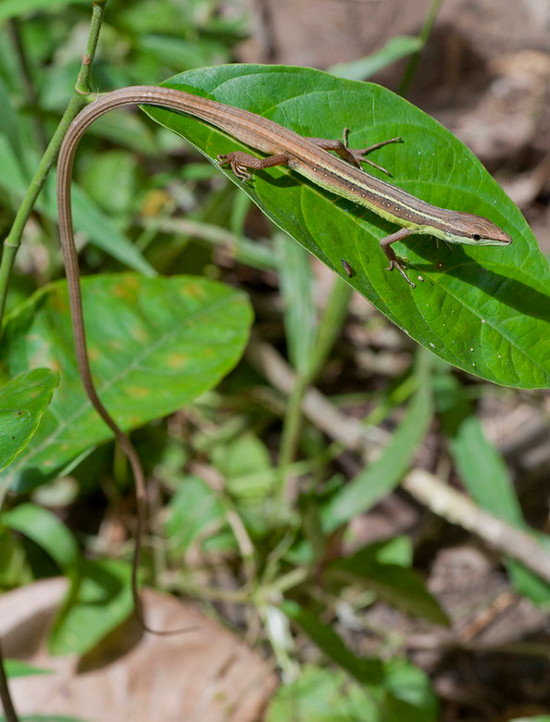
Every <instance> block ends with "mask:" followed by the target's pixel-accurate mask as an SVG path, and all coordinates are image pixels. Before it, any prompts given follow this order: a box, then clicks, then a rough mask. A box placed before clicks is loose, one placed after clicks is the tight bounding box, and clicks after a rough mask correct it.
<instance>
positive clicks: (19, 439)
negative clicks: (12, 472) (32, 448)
mask: <svg viewBox="0 0 550 722" xmlns="http://www.w3.org/2000/svg"><path fill="white" fill-rule="evenodd" d="M58 382H59V376H58V374H56V373H55V372H53V371H50V370H49V369H34V371H29V372H27V373H21V374H19V375H18V376H16V377H15V378H14V379H12V380H11V381H10V382H9V383H8V384H6V385H5V386H3V387H2V388H1V389H0V471H1V470H2V469H5V468H6V466H8V464H11V462H12V461H13V460H14V459H15V458H16V457H17V456H18V455H19V454H21V452H22V451H23V450H24V449H25V447H26V446H27V444H28V443H29V442H30V440H31V439H32V437H33V436H34V434H35V433H36V430H37V428H38V425H39V424H40V420H41V419H42V416H43V415H44V413H45V411H46V409H47V408H48V405H49V403H50V401H51V398H52V394H53V392H54V389H55V387H56V386H57V384H58Z"/></svg>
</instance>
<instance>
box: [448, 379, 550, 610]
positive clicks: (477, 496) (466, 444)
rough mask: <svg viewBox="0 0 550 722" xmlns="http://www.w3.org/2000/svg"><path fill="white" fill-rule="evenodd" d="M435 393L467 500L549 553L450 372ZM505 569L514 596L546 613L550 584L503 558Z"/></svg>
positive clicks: (545, 538) (546, 538) (546, 541)
mask: <svg viewBox="0 0 550 722" xmlns="http://www.w3.org/2000/svg"><path fill="white" fill-rule="evenodd" d="M435 388H436V389H437V394H436V398H437V404H438V407H439V410H440V416H441V420H442V425H443V430H444V431H445V433H446V434H447V437H448V439H449V448H450V451H451V455H452V457H453V460H454V462H455V465H456V468H457V470H458V473H459V474H460V478H461V480H462V482H463V483H464V485H465V487H466V488H467V489H468V492H469V494H470V495H471V497H472V498H473V499H474V501H475V502H476V503H477V504H479V505H480V506H481V507H482V508H483V509H486V510H487V511H489V512H491V514H494V515H495V516H496V517H498V518H500V519H503V520H504V521H506V522H508V523H509V524H511V525H513V526H515V527H517V528H518V529H522V530H523V531H527V532H529V533H531V534H533V535H534V536H536V538H537V540H538V541H539V543H540V544H541V545H543V546H545V547H546V548H547V549H550V537H549V536H548V535H546V534H543V533H542V532H539V531H537V530H535V529H531V528H530V527H529V526H528V525H527V524H526V522H525V519H524V517H523V512H522V510H521V506H520V504H519V501H518V498H517V496H516V493H515V490H514V483H513V480H512V478H511V477H510V474H509V472H508V469H507V467H506V463H505V461H504V459H503V458H502V456H501V455H500V453H499V451H498V449H496V448H495V447H494V446H493V444H492V443H491V442H490V441H489V439H487V437H486V436H485V432H484V430H483V427H482V425H481V423H480V421H479V419H478V418H477V416H476V415H475V411H474V409H473V406H472V404H471V403H470V402H469V401H468V400H467V399H465V398H464V389H463V387H462V385H461V384H460V383H459V381H458V379H456V378H455V377H454V376H453V375H451V374H450V373H445V374H440V375H438V377H437V378H436V382H435ZM505 565H506V568H507V570H508V573H509V575H510V580H511V582H512V584H513V586H514V588H515V589H516V591H518V592H519V593H520V594H523V595H524V596H527V597H529V598H530V599H531V600H532V601H533V602H534V603H535V604H538V605H539V606H541V607H543V608H545V609H547V608H548V607H549V606H550V584H548V582H547V581H546V580H544V579H542V578H541V577H539V576H538V575H537V574H535V573H534V572H532V571H531V570H530V569H527V568H526V567H525V566H523V565H522V564H520V562H518V561H516V560H515V559H506V560H505Z"/></svg>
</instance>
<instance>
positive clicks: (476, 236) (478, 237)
mask: <svg viewBox="0 0 550 722" xmlns="http://www.w3.org/2000/svg"><path fill="white" fill-rule="evenodd" d="M472 239H473V240H474V241H481V236H480V235H479V233H472Z"/></svg>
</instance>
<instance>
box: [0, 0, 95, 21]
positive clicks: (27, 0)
mask: <svg viewBox="0 0 550 722" xmlns="http://www.w3.org/2000/svg"><path fill="white" fill-rule="evenodd" d="M89 4H90V0H2V3H1V4H0V20H7V19H8V18H14V17H18V16H19V15H27V14H28V13H32V12H40V11H44V10H57V9H58V8H60V7H63V5H89Z"/></svg>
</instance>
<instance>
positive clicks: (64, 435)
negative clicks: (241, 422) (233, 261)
mask: <svg viewBox="0 0 550 722" xmlns="http://www.w3.org/2000/svg"><path fill="white" fill-rule="evenodd" d="M83 293H84V307H85V311H84V315H85V318H86V326H87V332H88V350H89V354H90V359H91V364H92V368H93V372H94V375H95V379H96V383H97V388H98V391H99V394H100V396H101V397H102V399H103V400H104V402H105V405H106V406H107V408H108V409H109V410H110V411H111V412H112V413H113V416H114V417H115V419H116V420H117V422H118V423H119V424H120V425H121V426H122V427H123V428H124V429H133V428H136V427H137V426H140V425H142V424H144V423H146V422H147V421H150V420H151V419H155V418H158V417H160V416H165V415H167V414H170V413H172V412H173V411H175V410H176V409H178V408H180V407H182V406H184V405H185V404H187V403H189V402H190V401H192V400H193V399H195V398H196V397H197V396H198V395H199V394H201V393H203V392H204V391H206V390H208V389H210V388H212V386H214V385H215V384H216V383H218V382H219V380H220V379H221V378H222V377H223V376H224V375H225V374H226V373H228V372H229V371H230V370H231V369H232V368H233V366H234V365H235V363H236V362H237V361H238V359H239V358H240V356H241V354H242V351H243V348H244V344H245V343H246V341H247V338H248V329H249V325H250V322H251V310H250V305H249V303H248V301H247V299H246V297H245V296H244V295H243V294H242V293H240V292H238V291H235V290H233V289H230V288H228V287H226V286H223V285H222V284H219V283H215V282H213V281H207V280H205V279H202V278H193V277H187V276H183V277H181V276H180V277H177V276H176V277H173V278H143V277H139V276H135V275H132V274H121V275H115V274H113V275H109V276H94V277H91V278H86V279H84V281H83ZM37 359H39V360H40V363H41V365H49V366H51V367H52V368H55V369H58V370H59V371H60V373H61V383H60V385H59V389H58V390H57V393H56V394H55V397H54V400H53V402H52V405H51V407H50V409H49V410H48V411H47V412H46V414H45V415H44V419H43V422H42V424H41V426H40V429H39V431H38V433H37V434H36V436H35V438H34V439H33V440H32V443H31V445H30V446H29V447H28V449H27V451H26V453H25V454H24V455H21V456H20V457H19V459H18V460H17V462H16V463H14V464H12V465H11V467H10V468H9V469H8V470H7V472H5V475H4V477H3V481H4V482H5V483H13V484H15V485H16V486H17V488H18V489H19V490H21V489H23V488H30V487H32V486H36V485H37V484H39V483H42V482H43V481H45V480H47V479H48V478H50V477H51V476H52V475H53V474H54V473H57V472H59V470H60V469H61V468H63V467H64V466H65V465H66V464H68V463H69V462H72V461H74V460H75V459H76V458H77V457H79V455H82V454H85V453H87V452H88V451H89V450H91V449H92V448H93V447H94V446H96V445H97V444H100V443H102V442H104V441H106V440H107V439H109V438H111V436H112V435H111V432H110V430H109V429H108V428H107V426H106V425H105V424H104V423H103V421H102V420H101V419H100V418H99V417H98V415H97V414H96V412H95V410H94V409H93V408H92V406H91V404H90V402H89V401H88V399H87V397H86V395H85V394H84V390H83V388H82V385H81V381H80V377H79V374H78V370H77V367H76V360H75V353H74V346H73V338H72V331H71V326H70V320H69V306H68V298H67V288H66V284H65V283H64V282H56V283H53V284H50V285H49V286H46V287H45V288H43V289H41V290H40V291H38V292H37V293H36V294H34V296H32V298H30V299H29V301H28V302H27V303H25V304H24V305H23V306H21V307H19V308H17V309H16V310H15V311H14V312H13V313H12V314H11V315H10V317H9V319H8V321H7V323H6V326H5V331H4V335H3V338H2V344H1V363H0V371H3V372H4V374H6V375H13V374H16V373H18V372H20V371H21V370H22V369H25V368H28V367H29V366H32V365H33V363H36V360H37Z"/></svg>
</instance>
